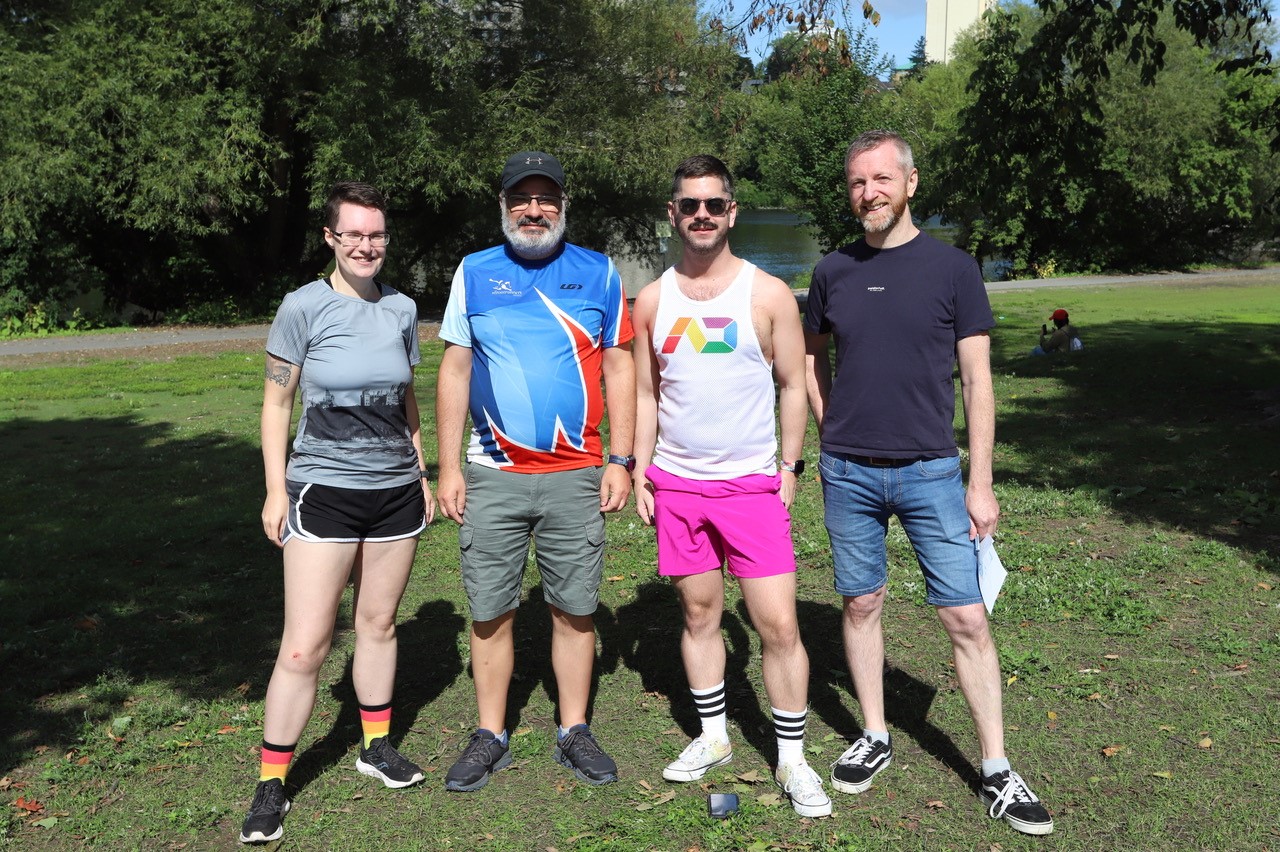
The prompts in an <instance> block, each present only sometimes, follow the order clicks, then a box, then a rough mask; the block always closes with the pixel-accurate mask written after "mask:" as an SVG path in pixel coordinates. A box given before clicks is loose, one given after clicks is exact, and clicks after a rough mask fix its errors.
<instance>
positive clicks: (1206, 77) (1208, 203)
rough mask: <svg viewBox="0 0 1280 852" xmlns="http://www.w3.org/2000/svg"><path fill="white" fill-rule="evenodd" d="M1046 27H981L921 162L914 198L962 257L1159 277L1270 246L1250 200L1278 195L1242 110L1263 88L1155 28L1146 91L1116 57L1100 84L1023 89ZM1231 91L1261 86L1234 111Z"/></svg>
mask: <svg viewBox="0 0 1280 852" xmlns="http://www.w3.org/2000/svg"><path fill="white" fill-rule="evenodd" d="M1053 24H1054V21H1053V20H1052V17H1049V18H1045V17H1042V16H1041V15H1039V14H1038V13H1033V12H1032V10H1031V9H1029V8H1027V7H1022V8H1014V9H1011V10H998V11H996V12H994V13H991V14H989V15H988V16H987V19H986V25H985V28H984V32H983V36H982V38H981V39H980V40H979V41H978V42H977V50H978V59H977V62H976V66H975V69H974V72H973V76H972V78H971V81H970V92H969V94H968V97H967V101H968V102H967V104H966V105H965V106H963V107H962V108H961V109H960V110H959V112H958V114H957V119H958V122H957V125H956V127H955V130H954V133H953V134H952V135H951V141H949V142H944V143H942V144H940V145H939V146H938V148H937V149H936V151H935V152H934V155H935V157H936V158H937V159H939V160H940V162H941V168H942V172H941V178H942V180H941V181H940V184H939V188H938V189H937V191H936V192H933V193H931V194H929V195H927V196H926V197H927V199H928V200H929V201H930V202H931V203H932V204H933V205H934V206H935V209H940V210H941V211H943V212H944V214H945V216H946V217H947V218H948V219H949V220H951V221H953V222H955V223H957V224H958V225H959V226H960V240H961V242H962V243H963V244H964V245H965V246H966V247H967V248H968V249H969V250H970V251H972V252H974V253H976V254H979V255H988V254H998V255H1002V256H1005V257H1007V258H1008V259H1009V260H1010V261H1011V263H1012V266H1013V273H1014V274H1015V275H1017V276H1019V277H1021V276H1025V275H1036V274H1045V273H1047V272H1048V271H1050V270H1057V271H1091V270H1098V269H1117V268H1118V269H1134V268H1167V267H1168V266H1169V265H1176V264H1185V263H1190V262H1193V261H1197V260H1217V259H1222V258H1224V257H1228V256H1230V255H1232V254H1233V253H1239V251H1240V249H1241V247H1242V246H1243V245H1247V244H1250V243H1252V242H1255V241H1257V240H1258V239H1259V238H1260V237H1261V236H1263V235H1265V234H1267V233H1268V232H1269V231H1270V232H1274V228H1275V223H1276V220H1275V217H1274V214H1268V213H1267V212H1266V210H1265V207H1264V205H1263V204H1262V203H1261V202H1262V201H1263V200H1264V199H1265V198H1268V197H1270V196H1271V195H1272V194H1273V193H1275V192H1276V189H1277V187H1280V182H1277V158H1276V157H1274V156H1272V155H1269V154H1267V153H1266V148H1267V146H1266V143H1265V135H1264V134H1262V133H1261V132H1260V131H1257V130H1253V129H1251V124H1252V122H1253V119H1254V118H1255V117H1256V116H1254V115H1253V114H1252V113H1251V112H1250V111H1249V110H1248V109H1245V108H1244V107H1245V106H1246V105H1248V104H1253V105H1255V106H1256V105H1257V104H1260V103H1262V102H1265V101H1269V100H1271V99H1272V98H1274V96H1275V92H1274V86H1275V81H1274V80H1271V79H1268V78H1264V77H1240V76H1237V75H1228V74H1223V73H1221V72H1218V71H1216V70H1215V63H1214V62H1212V61H1210V54H1209V51H1208V50H1207V49H1206V48H1203V47H1197V46H1196V45H1195V40H1194V38H1193V37H1192V36H1191V35H1190V34H1188V33H1186V32H1184V31H1182V30H1180V29H1179V28H1178V27H1177V26H1176V23H1175V21H1174V20H1173V18H1172V16H1171V15H1166V16H1165V17H1164V18H1162V19H1161V21H1158V22H1157V26H1156V27H1155V28H1154V30H1153V32H1154V37H1155V38H1157V39H1159V41H1160V43H1161V44H1163V45H1165V46H1166V53H1165V56H1164V58H1163V62H1164V69H1163V71H1162V72H1161V74H1160V77H1159V79H1158V80H1157V81H1156V82H1155V83H1154V85H1151V84H1145V83H1144V80H1143V74H1142V71H1141V69H1140V68H1139V67H1138V66H1133V65H1127V64H1125V63H1123V62H1117V61H1116V60H1114V59H1112V60H1109V61H1110V62H1111V63H1112V64H1113V65H1114V67H1115V68H1116V69H1117V71H1116V72H1115V73H1114V74H1112V75H1111V76H1110V77H1109V78H1108V79H1107V80H1106V81H1105V82H1103V83H1100V84H1098V83H1093V82H1088V81H1084V80H1081V79H1080V78H1079V77H1078V76H1077V75H1075V74H1074V70H1075V69H1073V68H1071V67H1068V68H1066V69H1065V71H1063V72H1061V73H1060V74H1059V75H1057V76H1058V77H1059V78H1060V79H1059V80H1057V81H1055V82H1054V83H1052V84H1047V85H1039V84H1037V85H1029V84H1027V78H1026V77H1025V76H1024V73H1023V72H1024V70H1025V69H1024V63H1025V62H1027V61H1029V60H1028V59H1027V58H1026V50H1027V45H1032V44H1036V43H1038V40H1039V33H1040V32H1042V31H1043V29H1044V28H1045V27H1049V26H1052V25H1053ZM1030 61H1034V60H1030ZM938 73H939V74H941V73H942V72H938ZM934 76H935V75H934V74H932V73H931V74H929V75H927V76H926V78H925V80H926V81H932V79H933V78H934ZM1242 86H1256V87H1262V88H1260V90H1258V91H1255V92H1254V93H1253V94H1254V95H1255V96H1254V97H1252V98H1249V99H1241V98H1240V95H1241V94H1242V91H1241V87H1242ZM1267 88H1270V89H1271V91H1267V90H1266V89H1267ZM1260 193H1261V194H1260Z"/></svg>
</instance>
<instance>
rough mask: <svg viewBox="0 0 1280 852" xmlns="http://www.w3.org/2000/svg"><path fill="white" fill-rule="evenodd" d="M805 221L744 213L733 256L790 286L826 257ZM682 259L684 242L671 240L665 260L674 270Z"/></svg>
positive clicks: (733, 237) (781, 214) (774, 213)
mask: <svg viewBox="0 0 1280 852" xmlns="http://www.w3.org/2000/svg"><path fill="white" fill-rule="evenodd" d="M803 221H804V220H803V219H801V218H800V216H798V215H796V214H795V213H791V212H788V211H786V210H742V211H740V212H739V213H738V221H737V224H736V225H734V227H733V231H732V232H730V235H729V245H730V246H732V248H733V253H734V254H736V255H737V256H738V257H741V258H745V259H747V260H749V261H751V262H752V263H754V264H755V265H756V266H758V267H760V268H761V269H763V270H764V271H765V272H767V273H769V274H770V275H776V276H778V277H779V278H781V279H782V280H783V281H786V282H787V283H788V284H790V283H791V282H792V281H794V280H795V278H796V276H797V275H799V274H801V273H802V272H812V271H813V265H814V264H815V263H817V262H818V260H819V259H820V258H821V257H822V252H821V251H820V250H819V249H818V240H817V238H815V237H814V236H813V232H812V231H811V230H809V228H808V227H806V226H805V225H804V223H803ZM679 259H680V240H678V239H676V238H675V237H674V236H673V237H670V238H669V239H668V240H667V253H666V257H665V258H664V260H665V262H666V265H667V266H670V265H671V264H673V263H675V262H676V261H677V260H679Z"/></svg>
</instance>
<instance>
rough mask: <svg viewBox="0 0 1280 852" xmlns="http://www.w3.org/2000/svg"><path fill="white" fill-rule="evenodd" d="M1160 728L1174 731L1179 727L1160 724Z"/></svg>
mask: <svg viewBox="0 0 1280 852" xmlns="http://www.w3.org/2000/svg"><path fill="white" fill-rule="evenodd" d="M1160 730H1162V731H1174V730H1177V729H1176V728H1174V727H1173V725H1161V726H1160Z"/></svg>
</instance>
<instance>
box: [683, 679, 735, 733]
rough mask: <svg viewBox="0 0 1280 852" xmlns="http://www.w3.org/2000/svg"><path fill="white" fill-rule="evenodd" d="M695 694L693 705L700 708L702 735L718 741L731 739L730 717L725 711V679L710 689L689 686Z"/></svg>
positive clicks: (699, 716) (690, 690)
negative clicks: (727, 716)
mask: <svg viewBox="0 0 1280 852" xmlns="http://www.w3.org/2000/svg"><path fill="white" fill-rule="evenodd" d="M689 692H691V693H692V694H693V706H694V707H696V708H697V709H698V718H699V719H701V720H702V735H703V736H704V737H706V738H707V739H710V740H715V741H716V742H721V743H727V742H728V741H729V729H728V727H727V725H728V719H727V718H726V717H725V712H724V705H725V700H724V681H720V682H719V683H717V684H716V685H715V686H713V687H711V688H710V689H693V688H692V687H690V688H689Z"/></svg>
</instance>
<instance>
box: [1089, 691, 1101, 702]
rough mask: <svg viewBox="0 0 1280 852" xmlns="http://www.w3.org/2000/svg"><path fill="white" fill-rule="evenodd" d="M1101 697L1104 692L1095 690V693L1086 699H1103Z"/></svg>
mask: <svg viewBox="0 0 1280 852" xmlns="http://www.w3.org/2000/svg"><path fill="white" fill-rule="evenodd" d="M1101 698H1102V693H1101V692H1095V693H1094V694H1093V695H1090V696H1089V697H1088V698H1086V699H1085V701H1099V700H1101Z"/></svg>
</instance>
